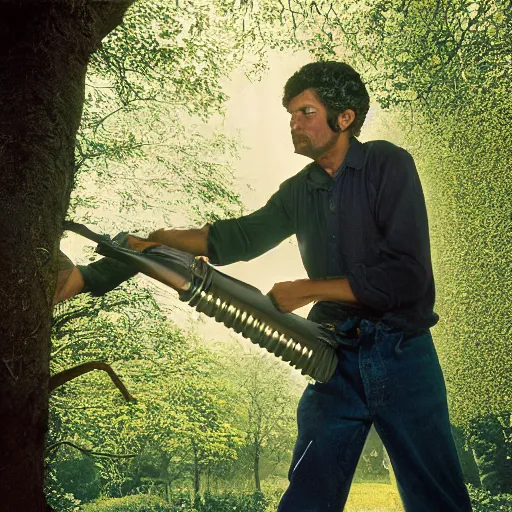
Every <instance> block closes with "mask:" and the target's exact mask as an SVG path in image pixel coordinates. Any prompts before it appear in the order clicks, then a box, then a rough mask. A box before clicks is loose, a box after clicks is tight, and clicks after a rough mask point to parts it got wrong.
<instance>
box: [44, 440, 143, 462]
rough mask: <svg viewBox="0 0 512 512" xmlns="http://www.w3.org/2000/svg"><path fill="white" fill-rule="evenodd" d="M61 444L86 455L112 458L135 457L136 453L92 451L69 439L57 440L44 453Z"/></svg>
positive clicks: (55, 448)
mask: <svg viewBox="0 0 512 512" xmlns="http://www.w3.org/2000/svg"><path fill="white" fill-rule="evenodd" d="M63 445H67V446H71V448H74V449H75V450H79V451H81V452H82V453H85V454H86V455H90V456H94V457H110V458H112V459H132V458H133V457H137V454H136V453H127V454H126V455H118V454H117V453H104V452H94V451H92V450H87V449H86V448H82V447H81V446H77V445H76V444H74V443H72V442H70V441H59V442H58V443H54V444H52V445H50V446H48V448H47V449H46V453H47V454H48V453H49V452H51V451H53V450H57V449H58V448H60V447H61V446H63Z"/></svg>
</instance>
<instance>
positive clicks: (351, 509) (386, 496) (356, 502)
mask: <svg viewBox="0 0 512 512" xmlns="http://www.w3.org/2000/svg"><path fill="white" fill-rule="evenodd" d="M403 510H404V509H403V507H402V503H401V501H400V497H399V496H398V491H397V490H396V487H394V486H392V485H390V484H374V483H359V484H357V483H354V484H352V487H351V489H350V494H349V496H348V501H347V505H346V507H345V511H344V512H403Z"/></svg>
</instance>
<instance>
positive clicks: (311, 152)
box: [287, 89, 340, 160]
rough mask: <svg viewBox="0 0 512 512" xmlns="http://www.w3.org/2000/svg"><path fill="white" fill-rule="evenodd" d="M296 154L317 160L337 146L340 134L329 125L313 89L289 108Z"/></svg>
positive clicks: (293, 100)
mask: <svg viewBox="0 0 512 512" xmlns="http://www.w3.org/2000/svg"><path fill="white" fill-rule="evenodd" d="M287 110H288V112H289V113H290V114H291V119H290V129H291V134H292V141H293V145H294V147H295V153H298V154H299V155H304V156H307V157H309V158H312V159H313V160H317V159H318V158H320V157H321V156H323V155H325V154H326V153H327V152H329V151H330V150H332V149H333V148H334V146H335V145H336V141H337V140H338V137H339V135H340V134H339V133H336V132H333V131H332V130H331V128H330V127H329V125H328V123H327V110H326V108H325V106H324V105H323V104H322V103H321V102H320V101H319V100H318V98H317V97H316V95H315V93H314V92H313V90H312V89H306V90H305V91H304V92H302V93H300V94H298V95H297V96H295V97H294V98H293V99H292V100H291V101H290V103H289V104H288V108H287Z"/></svg>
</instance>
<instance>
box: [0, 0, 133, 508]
mask: <svg viewBox="0 0 512 512" xmlns="http://www.w3.org/2000/svg"><path fill="white" fill-rule="evenodd" d="M130 3H131V1H130V0H119V1H117V2H114V1H103V2H95V1H92V0H89V2H87V1H86V0H82V1H80V2H76V1H74V0H73V1H72V0H61V1H60V2H50V1H47V2H45V1H43V0H37V1H36V0H33V1H29V0H12V1H9V0H7V1H5V0H4V2H2V3H1V4H0V91H1V94H2V99H1V101H0V201H1V205H2V215H1V217H0V265H1V267H0V271H1V275H2V284H1V287H0V298H1V304H2V305H1V308H2V312H3V314H2V317H1V322H0V389H1V403H0V425H1V428H0V460H1V463H0V496H2V511H3V512H11V511H16V512H20V511H30V512H43V511H45V510H48V508H47V506H46V503H45V499H44V494H43V450H44V435H45V432H46V429H47V414H48V377H49V352H50V346H49V345H50V343H49V339H50V318H51V312H52V299H53V291H54V288H55V283H56V274H57V272H56V270H57V269H56V261H57V251H58V246H59V239H60V235H61V232H62V221H63V219H64V216H65V214H66V210H67V207H68V202H69V195H70V192H71V188H72V183H73V166H74V145H75V136H76V131H77V128H78V125H79V122H80V116H81V111H82V105H83V96H84V81H85V73H86V67H87V61H88V58H89V55H90V54H91V52H93V51H94V50H95V49H96V48H97V46H98V45H99V43H100V41H101V39H102V38H103V37H104V36H105V35H106V34H107V33H108V32H109V31H110V30H112V29H113V28H114V27H115V26H117V25H118V24H119V22H120V21H121V19H122V15H123V13H124V11H125V10H126V8H127V7H128V6H129V4H130Z"/></svg>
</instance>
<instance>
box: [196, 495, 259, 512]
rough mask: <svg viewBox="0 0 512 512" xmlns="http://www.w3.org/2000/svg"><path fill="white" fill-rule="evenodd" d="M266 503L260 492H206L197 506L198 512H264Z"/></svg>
mask: <svg viewBox="0 0 512 512" xmlns="http://www.w3.org/2000/svg"><path fill="white" fill-rule="evenodd" d="M267 501H268V500H267V499H266V498H265V496H264V495H263V494H262V493H261V492H255V493H251V494H247V493H233V492H225V493H222V494H212V493H209V492H207V493H205V494H204V496H203V498H202V500H201V502H200V503H199V504H198V505H199V506H198V512H265V508H266V506H267Z"/></svg>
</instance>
